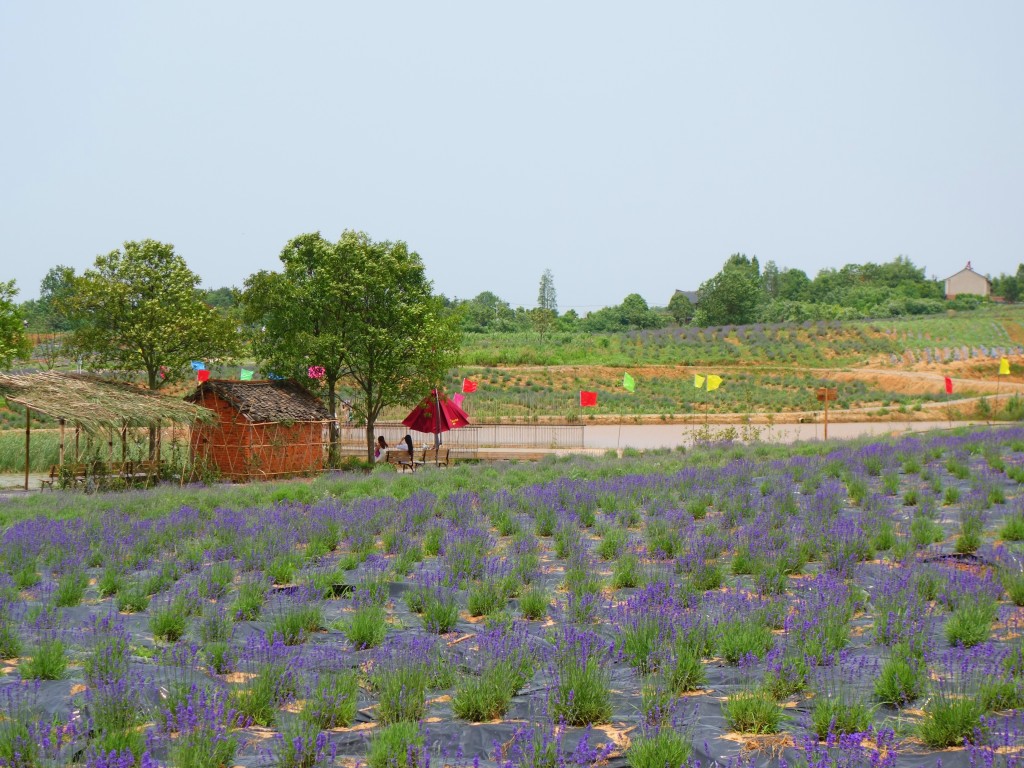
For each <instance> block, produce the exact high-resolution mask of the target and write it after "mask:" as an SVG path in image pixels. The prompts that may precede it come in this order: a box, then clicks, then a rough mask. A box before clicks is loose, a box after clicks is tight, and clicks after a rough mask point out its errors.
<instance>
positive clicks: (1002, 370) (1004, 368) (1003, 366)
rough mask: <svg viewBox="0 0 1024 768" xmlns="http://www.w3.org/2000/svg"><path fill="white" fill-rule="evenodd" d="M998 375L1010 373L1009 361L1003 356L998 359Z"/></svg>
mask: <svg viewBox="0 0 1024 768" xmlns="http://www.w3.org/2000/svg"><path fill="white" fill-rule="evenodd" d="M999 375H1000V376H1009V375H1010V361H1009V360H1007V359H1006V358H1005V357H1004V358H1002V359H1000V361H999Z"/></svg>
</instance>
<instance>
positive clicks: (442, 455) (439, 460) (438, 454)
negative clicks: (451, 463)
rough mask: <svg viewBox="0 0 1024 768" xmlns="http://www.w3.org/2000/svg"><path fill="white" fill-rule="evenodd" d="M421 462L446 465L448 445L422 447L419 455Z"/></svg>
mask: <svg viewBox="0 0 1024 768" xmlns="http://www.w3.org/2000/svg"><path fill="white" fill-rule="evenodd" d="M421 463H423V464H433V465H434V466H435V467H447V466H448V446H447V445H442V446H440V447H438V448H424V449H423V454H422V456H421Z"/></svg>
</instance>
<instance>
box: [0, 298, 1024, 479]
mask: <svg viewBox="0 0 1024 768" xmlns="http://www.w3.org/2000/svg"><path fill="white" fill-rule="evenodd" d="M1022 344H1024V306H1012V305H1011V306H1004V305H990V306H986V307H982V308H980V309H978V310H975V311H972V312H961V313H955V314H954V313H951V314H947V315H941V316H928V317H914V318H908V319H899V320H885V321H875V322H849V323H838V322H817V323H810V322H808V323H802V324H759V325H750V326H738V327H735V326H726V327H718V328H704V329H700V328H688V327H684V328H666V329H661V330H656V331H643V332H635V333H626V334H557V333H556V334H552V335H549V336H546V337H543V338H541V337H540V336H539V335H538V334H526V333H520V334H493V335H486V336H483V335H475V334H467V335H466V336H465V337H464V345H463V354H462V359H463V362H462V365H460V367H459V368H458V369H456V370H453V371H452V372H451V373H450V375H449V378H448V380H447V382H445V387H446V389H447V391H448V392H450V393H451V392H456V391H458V390H459V389H460V387H461V382H462V379H463V377H469V378H471V379H474V380H476V381H478V383H479V385H480V386H479V389H478V391H477V392H475V393H473V394H470V395H467V398H466V406H467V409H468V410H469V412H470V414H471V416H472V417H474V418H475V419H476V420H478V421H483V422H495V421H501V422H509V421H518V422H529V421H534V420H549V421H550V420H560V421H567V422H572V421H576V420H579V419H595V418H608V417H620V416H629V417H638V416H641V415H644V416H649V417H653V418H660V419H665V420H673V419H680V418H685V417H687V416H689V415H691V414H694V413H704V412H705V410H706V411H707V412H708V413H711V414H740V415H741V416H742V415H747V414H773V415H776V416H777V415H779V414H786V413H795V412H805V411H815V410H817V409H818V403H817V401H816V400H815V397H814V392H815V389H816V388H817V387H820V386H825V385H828V386H834V387H838V388H839V400H838V401H837V402H836V403H835V408H836V410H837V411H840V412H842V411H860V410H861V409H867V411H868V412H866V413H864V415H863V418H886V417H887V416H888V415H889V414H891V413H894V412H895V413H900V414H907V415H913V414H915V413H919V412H920V411H921V409H922V408H923V407H924V406H926V405H927V404H929V403H943V402H945V401H947V400H948V399H949V398H948V396H947V395H946V392H945V389H944V386H943V376H951V377H954V378H956V379H957V383H956V387H955V399H960V398H973V397H977V396H981V395H986V394H991V393H993V392H995V391H997V389H999V388H1000V387H1001V390H999V391H1002V392H1003V393H1006V392H1010V391H1015V390H1016V389H1018V388H1024V376H1022V375H1021V373H1022V372H1024V369H1022V367H1021V366H1020V365H1018V364H1017V363H1018V360H1020V359H1021V356H1020V354H1018V352H1019V351H1020V349H1021V347H1020V346H1019V345H1022ZM1001 354H1007V355H1009V357H1010V358H1011V361H1012V363H1013V364H1014V369H1015V370H1014V373H1013V375H1011V376H1009V377H998V376H997V371H998V364H999V356H1000V355H1001ZM626 371H629V372H630V374H631V375H632V376H633V377H634V379H635V380H636V382H637V387H636V391H635V392H634V393H628V392H626V391H625V390H624V389H623V388H622V376H623V373H625V372H626ZM878 371H887V372H896V373H899V374H901V375H899V376H880V375H878ZM695 373H701V374H708V373H715V374H718V375H721V376H722V377H723V379H724V383H723V385H722V387H721V388H720V389H718V390H717V391H715V392H713V393H710V394H708V393H705V392H703V391H701V390H697V389H695V388H694V387H693V383H692V382H693V375H694V374H695ZM214 375H215V376H216V375H223V376H226V377H233V376H235V375H237V369H235V368H224V369H223V370H222V371H220V372H214ZM997 380H998V381H997ZM580 390H588V391H596V392H598V405H597V407H596V408H588V409H586V410H582V409H580V407H579V392H580ZM182 391H184V390H182ZM351 395H352V393H348V392H344V391H343V392H342V396H348V397H350V396H351ZM972 408H973V406H966V407H964V408H963V409H962V410H963V412H964V414H965V415H968V414H970V413H971V411H972ZM407 412H408V406H402V407H395V408H391V409H389V410H388V411H386V412H385V413H384V416H383V418H384V419H386V420H394V419H401V418H402V417H404V416H405V414H406V413H407ZM46 423H47V421H46V419H45V418H43V419H41V420H40V421H39V424H40V425H45V424H46ZM23 425H24V416H23V415H22V414H21V413H17V412H12V411H10V410H8V409H5V408H0V431H2V430H3V429H5V428H6V429H19V428H21V427H23ZM3 451H4V449H3V448H2V447H0V455H2V453H3ZM41 463H45V460H41Z"/></svg>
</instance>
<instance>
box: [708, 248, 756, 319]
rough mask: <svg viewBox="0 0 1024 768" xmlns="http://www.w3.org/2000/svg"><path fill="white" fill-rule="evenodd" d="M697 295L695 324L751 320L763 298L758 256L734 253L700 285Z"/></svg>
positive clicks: (754, 316)
mask: <svg viewBox="0 0 1024 768" xmlns="http://www.w3.org/2000/svg"><path fill="white" fill-rule="evenodd" d="M697 295H698V299H697V311H696V313H695V314H694V322H695V323H696V324H697V325H700V326H709V325H743V324H746V323H753V322H754V321H756V320H757V314H758V309H759V307H760V305H761V302H762V300H763V298H764V293H763V292H762V290H761V282H760V269H759V268H758V266H757V260H756V259H754V260H750V259H747V257H746V256H744V255H743V254H738V253H737V254H733V255H732V256H730V257H729V259H728V260H727V261H726V263H725V265H724V266H723V267H722V270H721V272H719V273H718V274H717V275H715V276H714V277H712V278H711V279H710V280H708V281H706V282H704V283H703V284H702V285H701V286H700V289H699V290H698V291H697Z"/></svg>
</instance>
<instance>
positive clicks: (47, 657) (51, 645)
mask: <svg viewBox="0 0 1024 768" xmlns="http://www.w3.org/2000/svg"><path fill="white" fill-rule="evenodd" d="M67 668H68V659H67V655H66V654H65V651H64V643H62V642H61V641H60V640H56V639H53V638H49V639H44V640H41V641H40V642H39V645H37V646H36V647H35V651H34V652H33V653H32V655H31V657H30V658H28V659H25V660H23V661H22V662H21V663H20V664H19V665H18V672H19V674H20V675H21V676H22V677H23V678H25V679H27V680H60V679H61V678H63V677H64V673H65V672H66V671H67Z"/></svg>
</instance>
